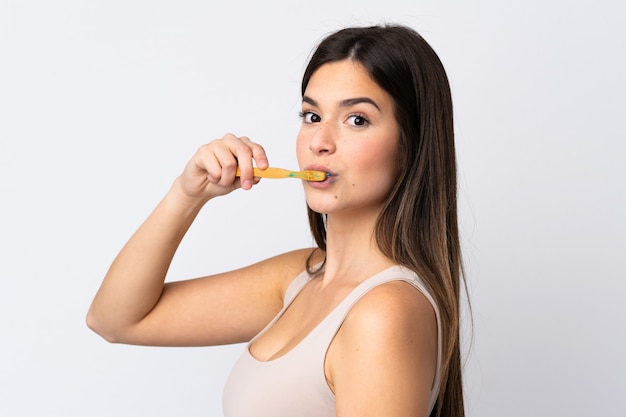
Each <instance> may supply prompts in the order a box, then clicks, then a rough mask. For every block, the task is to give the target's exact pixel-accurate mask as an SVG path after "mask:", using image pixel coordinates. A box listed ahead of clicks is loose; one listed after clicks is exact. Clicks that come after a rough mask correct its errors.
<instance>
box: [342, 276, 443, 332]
mask: <svg viewBox="0 0 626 417" xmlns="http://www.w3.org/2000/svg"><path fill="white" fill-rule="evenodd" d="M344 325H345V326H349V327H354V330H355V331H357V332H371V331H376V328H377V327H378V328H379V331H380V330H382V329H386V330H389V331H394V330H395V331H399V332H403V331H404V329H405V327H410V328H412V329H415V328H416V327H417V328H420V327H423V330H426V331H428V328H431V329H434V330H435V332H436V329H437V321H436V314H435V310H434V308H433V305H432V303H431V301H430V300H429V298H428V295H427V293H424V291H423V290H422V289H420V288H418V287H416V286H415V284H414V282H410V281H407V280H403V279H398V280H392V281H387V282H384V283H381V284H379V285H377V286H375V287H374V288H372V289H371V290H369V291H368V292H367V293H366V294H364V295H363V296H362V297H361V299H360V300H359V301H358V302H357V303H355V305H354V306H353V307H352V308H351V309H350V312H349V313H348V315H347V316H346V319H345V323H344Z"/></svg>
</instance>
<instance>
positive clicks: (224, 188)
mask: <svg viewBox="0 0 626 417" xmlns="http://www.w3.org/2000/svg"><path fill="white" fill-rule="evenodd" d="M253 160H254V161H255V162H256V166H257V167H258V168H261V169H265V168H267V167H268V166H269V165H268V161H267V156H266V155H265V150H264V149H263V147H262V146H261V145H259V144H257V143H254V142H252V141H251V140H250V139H249V138H247V137H245V136H242V137H237V136H235V135H232V134H227V135H225V136H224V137H223V138H221V139H217V140H214V141H212V142H210V143H208V144H206V145H203V146H201V147H200V148H199V149H198V151H197V152H196V154H195V155H194V156H193V157H192V158H191V160H190V161H189V162H188V163H187V166H186V167H185V169H184V171H183V173H182V174H181V175H180V177H179V178H178V180H177V182H178V184H179V186H180V190H181V191H182V192H183V194H184V195H185V196H187V197H189V198H192V199H200V200H204V201H208V200H210V199H211V198H213V197H217V196H220V195H224V194H228V193H230V192H231V191H234V190H235V189H237V188H240V187H241V188H243V189H244V190H249V189H251V188H252V186H253V185H254V184H256V183H257V182H258V181H259V179H258V178H257V179H255V178H254V176H253V171H252V168H253V164H252V161H253ZM237 167H239V170H240V177H236V176H235V173H236V170H237Z"/></svg>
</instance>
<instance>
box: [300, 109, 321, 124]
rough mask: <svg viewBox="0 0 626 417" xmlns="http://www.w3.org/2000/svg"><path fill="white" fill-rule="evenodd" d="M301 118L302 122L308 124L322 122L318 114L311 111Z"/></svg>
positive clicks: (302, 114) (304, 113) (301, 114)
mask: <svg viewBox="0 0 626 417" xmlns="http://www.w3.org/2000/svg"><path fill="white" fill-rule="evenodd" d="M300 117H301V118H302V121H303V122H304V123H307V124H310V123H317V122H319V121H320V120H322V119H321V118H320V117H319V116H318V115H317V114H315V113H313V112H310V111H306V112H302V113H300Z"/></svg>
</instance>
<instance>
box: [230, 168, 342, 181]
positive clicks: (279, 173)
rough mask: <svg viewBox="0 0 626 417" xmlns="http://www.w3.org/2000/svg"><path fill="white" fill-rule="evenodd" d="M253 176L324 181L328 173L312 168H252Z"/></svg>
mask: <svg viewBox="0 0 626 417" xmlns="http://www.w3.org/2000/svg"><path fill="white" fill-rule="evenodd" d="M236 176H238V177H239V176H240V172H239V168H237V173H236ZM254 176H255V177H262V178H299V179H301V180H305V181H324V180H325V179H326V178H328V177H329V176H330V174H329V173H327V172H324V171H313V170H306V171H289V170H288V169H282V168H267V169H259V168H254Z"/></svg>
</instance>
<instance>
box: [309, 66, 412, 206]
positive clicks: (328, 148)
mask: <svg viewBox="0 0 626 417" xmlns="http://www.w3.org/2000/svg"><path fill="white" fill-rule="evenodd" d="M399 136H400V129H399V126H398V123H397V122H396V118H395V116H394V103H393V99H392V98H391V96H390V95H389V94H388V93H387V92H386V91H384V90H383V89H382V88H380V87H379V86H378V84H376V82H374V80H372V78H371V77H370V76H369V74H368V73H367V71H366V70H365V68H364V67H363V66H362V65H361V64H360V63H358V62H355V61H350V60H344V61H339V62H333V63H328V64H324V65H323V66H321V67H320V68H319V69H317V70H316V71H315V72H314V73H313V75H312V76H311V79H310V81H309V84H308V85H307V87H306V91H305V92H304V96H303V99H302V127H301V128H300V133H299V134H298V140H297V156H298V163H299V165H300V168H301V169H317V170H321V171H326V172H328V173H330V174H331V176H330V177H329V178H328V179H327V180H326V181H323V182H304V189H305V193H306V198H307V203H308V205H309V207H311V209H312V210H314V211H316V212H318V213H325V214H331V213H339V212H347V213H350V212H351V211H352V212H353V213H354V214H356V213H357V212H358V213H365V212H368V211H372V212H374V213H378V212H379V210H380V208H381V204H382V202H383V201H384V198H385V197H386V195H387V193H388V192H389V190H390V188H391V186H392V185H393V183H394V182H395V181H396V179H397V175H398V162H397V161H398V147H399Z"/></svg>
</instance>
